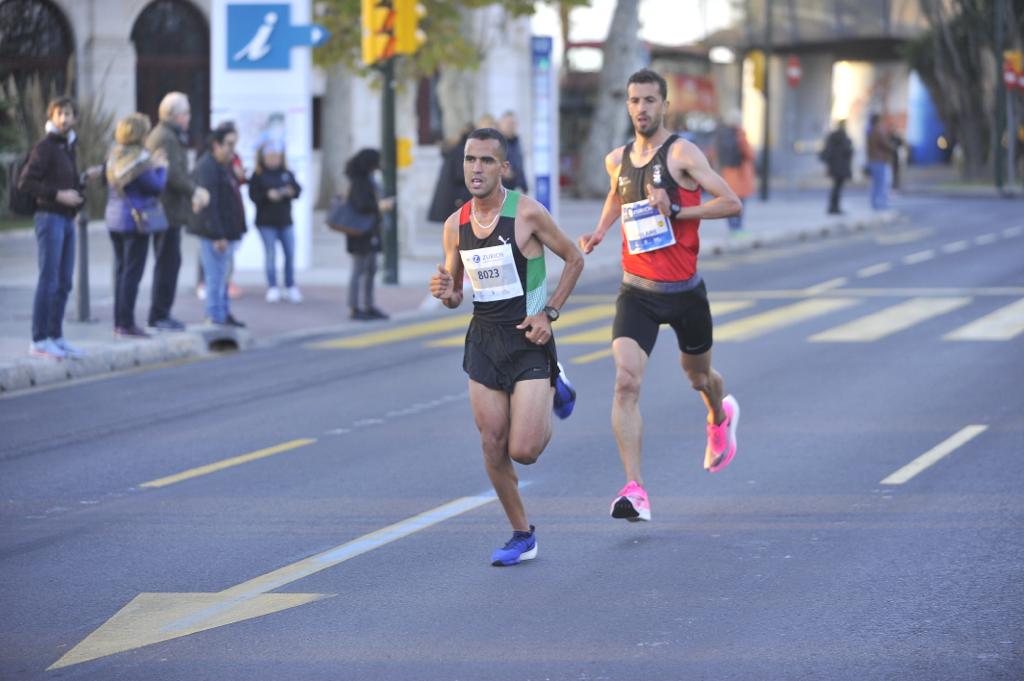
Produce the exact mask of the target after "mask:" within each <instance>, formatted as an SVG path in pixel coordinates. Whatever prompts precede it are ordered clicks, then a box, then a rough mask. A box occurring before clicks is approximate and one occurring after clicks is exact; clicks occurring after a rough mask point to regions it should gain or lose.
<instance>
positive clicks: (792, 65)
mask: <svg viewBox="0 0 1024 681" xmlns="http://www.w3.org/2000/svg"><path fill="white" fill-rule="evenodd" d="M803 75H804V70H803V67H801V66H800V60H799V59H797V57H796V55H795V54H791V55H789V59H788V60H786V82H787V83H789V87H796V86H797V85H799V84H800V79H801V78H802V77H803Z"/></svg>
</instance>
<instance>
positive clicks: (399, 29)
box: [393, 0, 427, 54]
mask: <svg viewBox="0 0 1024 681" xmlns="http://www.w3.org/2000/svg"><path fill="white" fill-rule="evenodd" d="M393 4H394V8H395V52H396V53H397V54H412V53H413V52H415V51H416V50H418V49H420V45H422V44H423V43H424V42H426V39H427V38H426V35H425V34H424V33H423V31H421V30H420V26H419V24H420V21H421V20H422V19H423V17H425V16H426V15H427V10H426V8H425V7H423V5H421V4H420V3H419V2H417V0H393Z"/></svg>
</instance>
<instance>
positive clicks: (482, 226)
mask: <svg viewBox="0 0 1024 681" xmlns="http://www.w3.org/2000/svg"><path fill="white" fill-rule="evenodd" d="M501 191H503V192H505V193H504V195H502V197H501V205H500V206H498V212H497V213H495V214H494V219H493V220H491V221H490V222H488V223H487V224H486V225H485V224H484V223H483V220H481V219H480V216H479V215H477V214H476V201H475V200H474V201H473V205H472V206H470V208H469V212H470V213H472V215H473V219H474V220H476V224H477V226H478V227H479V228H480V229H482V230H484V231H487V230H488V229H490V228H491V227H494V223H496V222H497V221H498V218H499V217H501V210H502V208H504V207H505V199H507V198H508V190H507V189H505V187H502V188H501Z"/></svg>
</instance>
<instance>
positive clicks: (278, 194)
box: [249, 139, 302, 303]
mask: <svg viewBox="0 0 1024 681" xmlns="http://www.w3.org/2000/svg"><path fill="white" fill-rule="evenodd" d="M301 192H302V187H300V186H299V183H298V181H296V179H295V175H294V173H292V172H291V171H290V170H289V169H288V164H287V163H286V161H285V149H284V145H283V144H282V143H281V142H280V140H276V139H271V140H267V141H266V142H264V143H263V144H261V145H260V147H259V148H258V149H257V150H256V169H255V170H254V171H253V173H252V177H251V178H249V198H250V199H252V202H253V203H254V204H255V205H256V229H258V230H259V232H260V237H261V238H262V239H263V250H264V254H265V258H264V263H265V265H266V271H267V302H268V303H276V302H277V301H279V300H281V297H282V294H281V289H279V288H278V287H277V244H278V243H280V244H281V250H282V251H284V286H285V289H284V296H285V297H286V298H287V299H288V300H289V301H291V302H293V303H301V302H302V292H301V291H299V287H298V286H296V285H295V228H294V226H293V225H292V201H293V200H294V199H296V198H298V196H299V194H300V193H301Z"/></svg>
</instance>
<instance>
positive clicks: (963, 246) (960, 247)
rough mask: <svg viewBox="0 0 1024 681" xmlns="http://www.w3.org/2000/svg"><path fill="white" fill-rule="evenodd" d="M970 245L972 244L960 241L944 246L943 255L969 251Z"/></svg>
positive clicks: (963, 240)
mask: <svg viewBox="0 0 1024 681" xmlns="http://www.w3.org/2000/svg"><path fill="white" fill-rule="evenodd" d="M969 245H970V244H968V243H967V241H966V240H965V239H961V240H960V241H953V242H951V243H948V244H946V245H945V246H943V247H942V252H943V253H959V252H960V251H965V250H967V247H968V246H969Z"/></svg>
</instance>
